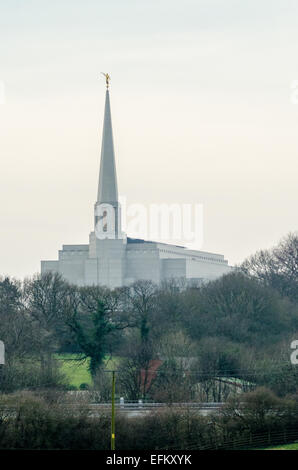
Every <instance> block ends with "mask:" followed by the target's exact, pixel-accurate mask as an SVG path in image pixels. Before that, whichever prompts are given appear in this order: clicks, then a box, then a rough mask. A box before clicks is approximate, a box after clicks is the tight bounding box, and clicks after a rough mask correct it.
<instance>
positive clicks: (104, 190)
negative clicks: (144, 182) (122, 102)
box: [97, 89, 118, 206]
mask: <svg viewBox="0 0 298 470" xmlns="http://www.w3.org/2000/svg"><path fill="white" fill-rule="evenodd" d="M97 203H100V204H101V203H106V204H111V205H113V206H114V205H117V204H118V187H117V174H116V164H115V153H114V141H113V129H112V118H111V107H110V94H109V90H108V89H107V91H106V102H105V112H104V123H103V132H102V144H101V159H100V173H99V183H98V194H97Z"/></svg>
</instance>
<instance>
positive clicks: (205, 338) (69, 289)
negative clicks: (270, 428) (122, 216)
mask: <svg viewBox="0 0 298 470" xmlns="http://www.w3.org/2000/svg"><path fill="white" fill-rule="evenodd" d="M296 333H298V235H297V234H289V235H288V236H287V237H286V238H285V239H283V240H282V241H281V242H280V243H279V244H278V245H277V246H276V247H274V248H272V249H271V250H262V251H260V252H258V253H256V254H255V255H253V256H251V257H250V258H248V259H247V260H245V261H244V263H242V264H241V265H239V266H237V267H236V268H235V269H234V270H233V271H232V272H231V273H230V274H227V275H224V276H222V277H220V278H219V279H217V280H215V281H210V282H207V283H204V284H202V285H199V286H196V287H191V286H189V285H187V284H186V283H185V282H184V281H182V280H170V281H168V282H165V283H163V284H161V285H155V284H154V283H152V282H151V281H138V282H136V283H134V284H132V285H130V286H126V287H122V288H117V289H114V290H110V289H108V288H105V287H101V286H84V287H78V286H74V285H70V284H68V283H67V282H66V281H65V280H63V278H62V277H61V276H60V275H59V274H57V273H52V272H48V273H45V274H43V275H39V274H38V275H35V276H33V277H32V278H27V279H25V280H24V281H23V282H21V281H19V280H16V279H13V278H9V277H5V278H1V279H0V339H2V340H3V341H4V342H5V345H6V358H7V365H6V366H5V367H4V368H2V371H1V388H2V390H3V391H13V390H16V389H21V388H31V389H34V388H41V387H56V386H61V387H62V386H65V387H67V384H65V383H63V379H62V377H61V374H60V372H59V367H57V361H56V358H57V354H59V353H60V354H61V353H65V352H71V353H76V357H77V359H78V360H88V364H89V370H90V373H91V375H92V379H93V384H94V385H95V386H97V387H99V388H100V389H101V390H102V396H106V397H107V398H108V396H109V390H110V387H109V376H108V374H106V373H105V368H104V359H105V357H107V356H112V357H117V358H118V365H117V368H118V374H117V375H118V377H117V383H118V389H119V392H120V393H121V394H122V395H123V396H125V397H127V398H128V399H138V398H140V397H143V398H146V397H150V398H153V399H158V400H167V401H175V400H176V401H177V400H178V401H179V400H184V401H187V400H192V399H195V398H196V397H198V396H199V397H200V398H201V399H204V398H205V399H206V401H208V400H209V399H210V400H212V399H213V401H216V400H215V398H217V399H219V398H223V397H225V394H226V395H227V394H229V391H230V389H231V386H230V383H231V381H227V380H224V378H231V377H232V378H234V379H239V381H241V383H242V387H243V388H245V386H247V387H249V384H253V385H266V386H269V387H270V388H271V389H273V390H274V391H275V392H276V393H277V394H279V395H282V394H286V393H294V392H295V391H296V388H297V385H298V381H297V380H298V374H297V372H296V369H295V366H292V365H291V364H290V352H291V351H290V343H291V340H293V339H297V338H296V337H295V335H296V336H297V334H296ZM154 361H157V362H156V363H158V368H157V369H156V368H155V369H154V371H153V369H152V364H153V363H154ZM158 361H159V362H158ZM236 383H237V382H236V381H235V387H234V388H235V389H236ZM232 388H233V387H232ZM219 401H220V400H219Z"/></svg>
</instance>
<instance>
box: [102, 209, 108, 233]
mask: <svg viewBox="0 0 298 470" xmlns="http://www.w3.org/2000/svg"><path fill="white" fill-rule="evenodd" d="M107 215H108V213H107V211H103V214H102V227H103V228H102V230H103V232H107V231H108V221H107Z"/></svg>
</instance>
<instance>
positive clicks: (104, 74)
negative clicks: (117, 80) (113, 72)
mask: <svg viewBox="0 0 298 470" xmlns="http://www.w3.org/2000/svg"><path fill="white" fill-rule="evenodd" d="M101 73H102V75H103V76H104V77H106V85H107V88H109V85H110V80H111V77H110V75H109V74H108V73H103V72H101Z"/></svg>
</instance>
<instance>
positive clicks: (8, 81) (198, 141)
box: [0, 0, 298, 277]
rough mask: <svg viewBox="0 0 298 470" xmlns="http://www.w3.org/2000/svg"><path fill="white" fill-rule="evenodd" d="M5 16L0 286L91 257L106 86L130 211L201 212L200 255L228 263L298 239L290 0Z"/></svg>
mask: <svg viewBox="0 0 298 470" xmlns="http://www.w3.org/2000/svg"><path fill="white" fill-rule="evenodd" d="M5 3H6V4H5ZM5 3H4V2H1V3H0V81H3V82H4V84H5V89H6V103H5V104H2V105H0V157H1V173H0V201H1V202H0V224H1V225H0V274H10V275H14V276H18V277H23V276H25V275H30V274H32V273H34V272H36V271H38V270H39V263H40V260H41V259H55V258H56V257H57V251H58V249H60V248H61V246H62V244H66V243H70V244H72V243H74V244H75V243H87V242H88V234H89V232H90V230H92V228H93V227H92V225H93V204H94V202H95V198H96V192H97V181H98V169H99V157H100V137H101V130H102V119H103V105H104V80H103V79H102V78H100V72H101V71H107V72H109V73H110V74H111V76H112V82H111V105H112V116H113V127H114V138H115V146H116V158H117V170H118V185H119V193H120V194H122V195H125V196H126V197H127V198H128V201H129V202H138V203H144V204H149V203H151V202H153V203H163V202H166V203H173V202H174V203H177V202H178V203H188V202H189V203H192V204H195V203H202V204H203V205H204V214H205V215H204V240H205V242H204V246H203V249H205V250H207V251H214V252H218V253H223V254H224V255H225V256H226V257H227V258H228V259H229V261H230V263H231V264H233V263H236V262H240V261H241V260H243V259H244V258H245V257H246V256H248V255H249V254H251V253H253V252H254V251H256V250H257V249H259V248H265V247H269V246H271V245H273V244H275V243H276V242H277V241H278V240H279V238H280V237H282V236H283V235H285V234H287V233H288V232H289V231H294V230H297V205H298V191H297V169H298V163H297V155H298V139H297V131H298V105H294V104H293V103H292V102H291V88H290V87H291V83H292V82H293V80H298V58H297V43H298V3H297V1H296V0H295V1H294V0H292V1H290V0H242V1H239V0H184V1H183V2H182V1H181V0H180V1H178V0H146V1H144V0H134V1H132V0H127V1H125V2H124V1H123V0H122V1H121V0H109V1H107V0H105V1H102V0H85V1H82V0H81V1H77V0H54V1H51V2H49V1H48V0H26V1H21V0H10V1H9V2H5Z"/></svg>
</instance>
